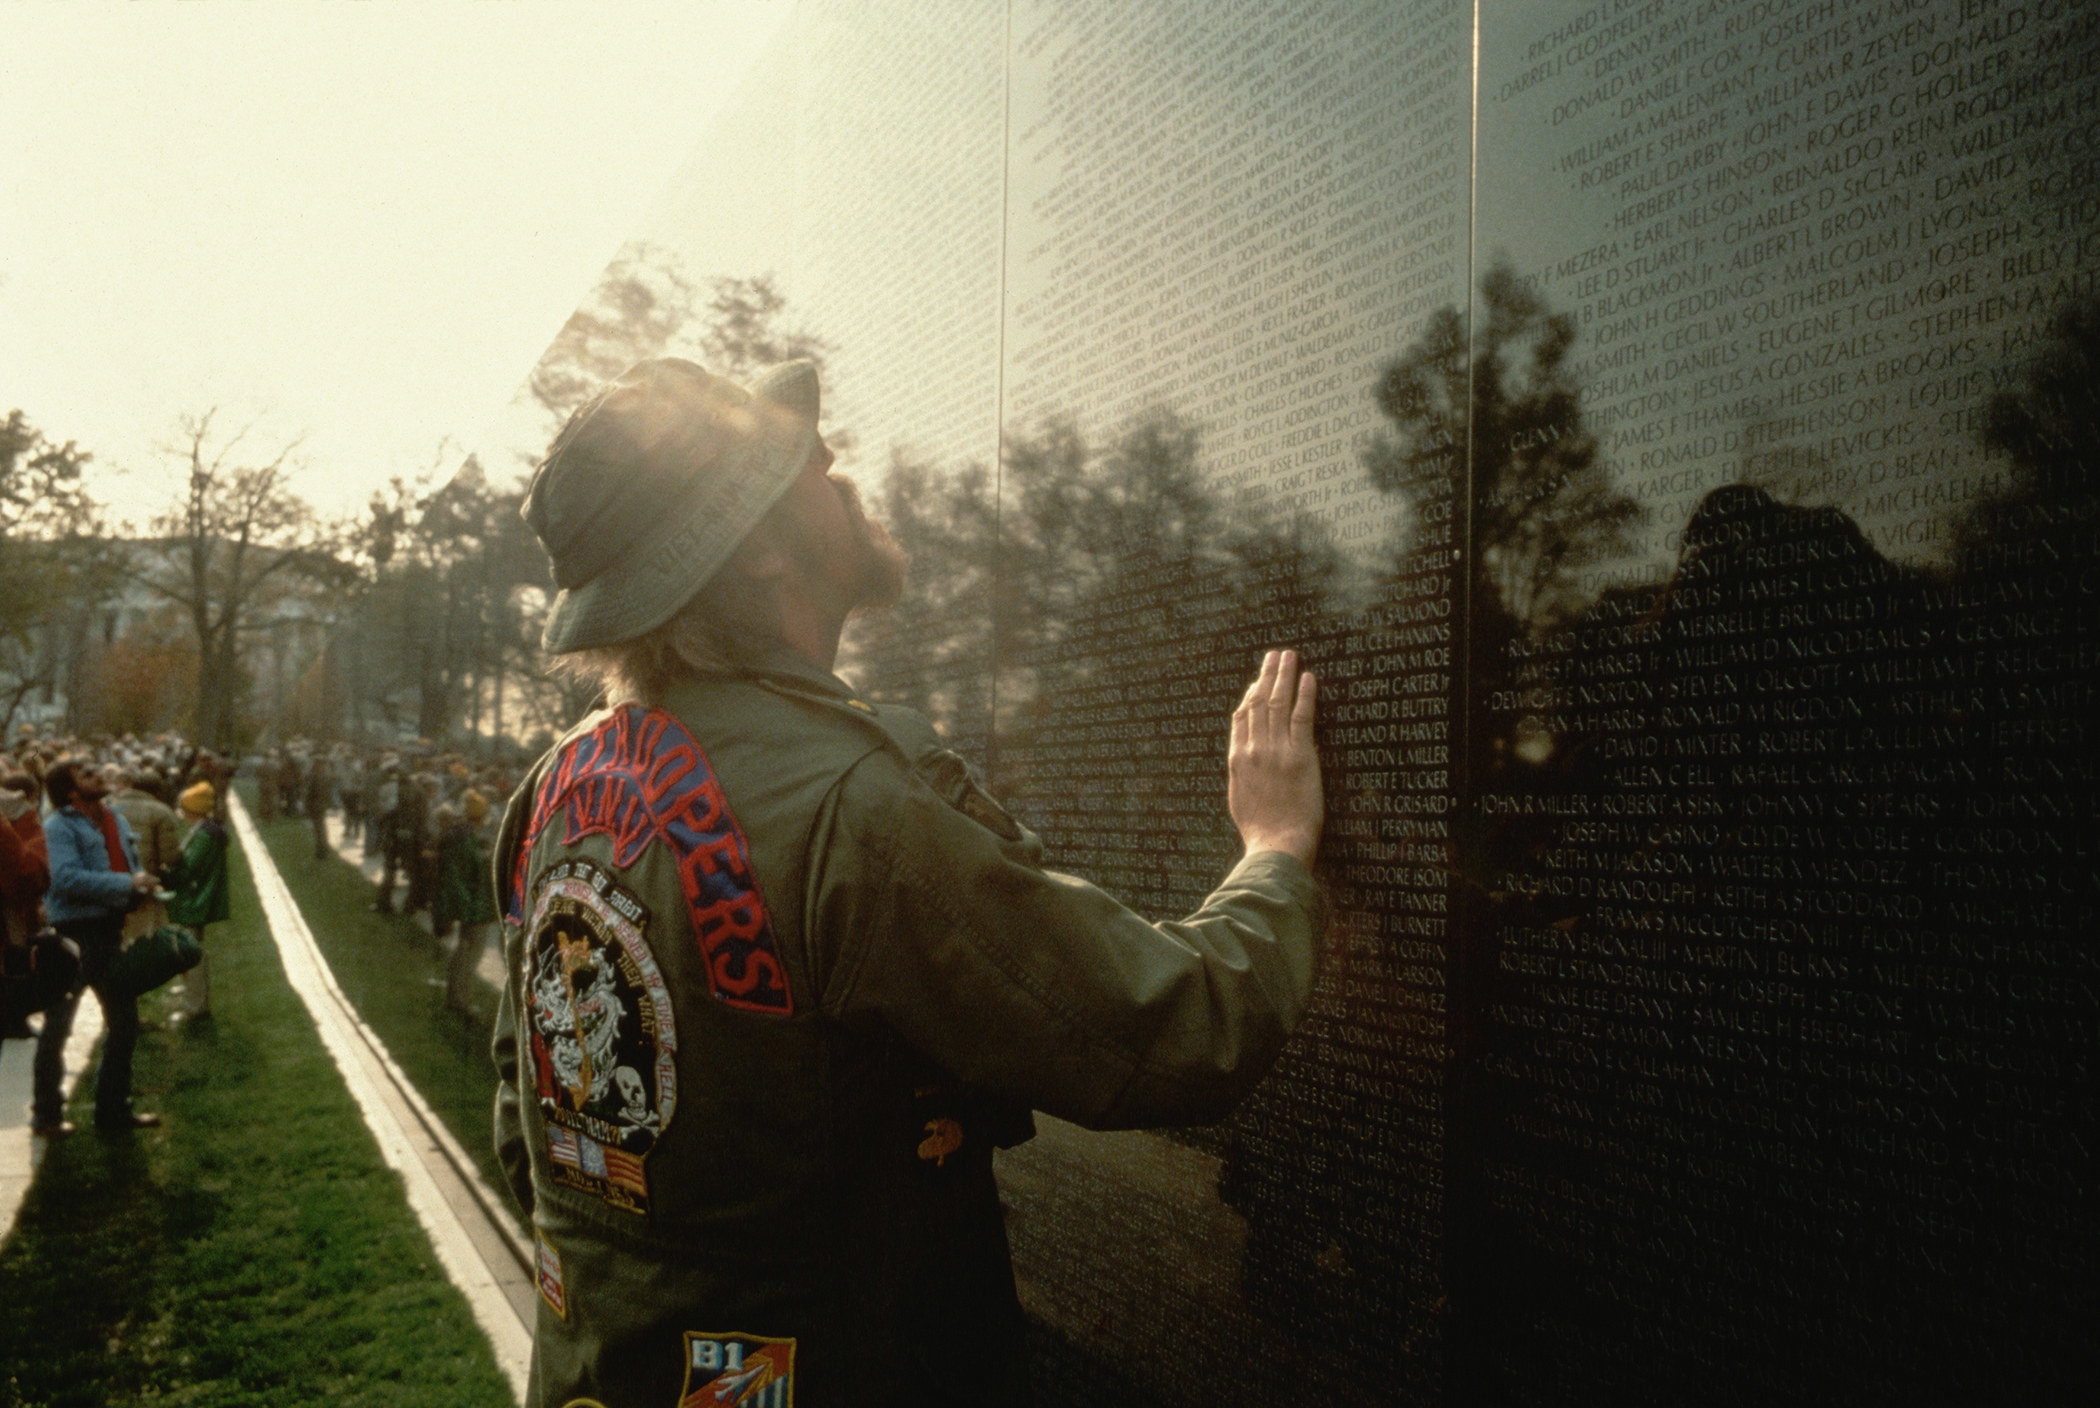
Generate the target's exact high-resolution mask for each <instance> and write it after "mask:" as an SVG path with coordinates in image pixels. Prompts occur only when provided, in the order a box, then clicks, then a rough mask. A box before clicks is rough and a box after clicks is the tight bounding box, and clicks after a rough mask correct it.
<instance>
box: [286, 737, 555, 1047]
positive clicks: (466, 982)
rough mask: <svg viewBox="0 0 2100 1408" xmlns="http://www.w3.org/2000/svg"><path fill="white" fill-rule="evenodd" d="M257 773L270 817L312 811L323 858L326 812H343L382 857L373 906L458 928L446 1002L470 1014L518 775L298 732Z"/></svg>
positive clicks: (347, 831)
mask: <svg viewBox="0 0 2100 1408" xmlns="http://www.w3.org/2000/svg"><path fill="white" fill-rule="evenodd" d="M255 775H256V799H257V811H258V812H259V813H260V814H261V817H262V819H263V820H266V821H267V820H272V819H275V818H279V817H303V818H306V819H307V820H308V821H310V822H311V823H312V825H313V832H314V855H315V856H316V857H317V858H319V857H325V856H327V855H328V854H330V850H331V846H330V841H329V833H328V814H329V813H330V812H331V811H334V810H337V809H340V811H341V814H342V819H343V836H344V839H345V841H346V843H348V842H354V843H355V844H357V845H358V846H359V847H361V848H362V851H363V853H364V854H365V855H367V856H371V857H375V858H377V859H378V860H379V861H380V864H381V867H382V869H381V873H380V878H379V882H378V893H377V894H376V896H375V897H374V899H373V902H372V908H373V909H374V910H376V911H378V912H379V913H382V914H394V913H401V914H408V915H416V914H427V915H428V916H429V918H430V927H431V932H432V933H433V934H435V935H436V936H437V938H438V939H439V940H440V941H442V940H444V939H446V938H448V937H453V936H455V934H456V938H457V942H456V943H455V944H454V945H453V949H452V960H451V967H450V971H449V973H448V975H447V979H446V984H445V1003H446V1005H447V1006H448V1007H451V1008H454V1009H455V1010H457V1011H461V1012H470V1011H471V1010H472V998H471V994H472V993H473V990H474V988H473V984H474V969H475V967H476V965H477V964H478V963H479V962H480V960H481V955H482V951H483V949H484V948H485V947H486V945H487V943H488V938H489V935H490V933H491V932H492V930H493V926H494V924H495V920H496V908H495V899H494V896H493V892H492V890H491V888H490V883H489V843H490V840H491V833H492V832H493V830H494V826H495V821H496V820H497V815H496V813H495V812H494V810H493V809H492V806H491V802H492V801H493V802H494V803H495V804H496V805H497V806H499V807H500V804H501V803H502V800H503V799H504V798H505V797H507V796H508V795H509V794H510V789H511V788H512V786H513V785H515V782H516V778H515V776H514V774H513V773H512V772H511V771H510V770H508V769H506V768H504V767H502V766H500V765H497V764H490V763H486V762H477V761H470V760H469V759H467V758H465V757H463V756H462V755H460V754H457V753H442V752H436V751H433V750H431V749H428V748H425V747H420V746H409V747H405V748H392V749H378V748H357V747H353V746H352V745H350V744H347V743H337V744H334V745H331V746H323V745H320V744H316V743H313V742H311V741H309V740H305V739H294V740H292V741H291V742H289V743H287V744H285V745H283V746H282V747H278V748H275V749H272V750H270V751H269V752H267V753H265V754H264V755H262V757H261V758H259V759H258V760H257V762H256V764H255ZM404 887H405V889H406V894H405V895H404V894H403V893H402V892H403V889H404Z"/></svg>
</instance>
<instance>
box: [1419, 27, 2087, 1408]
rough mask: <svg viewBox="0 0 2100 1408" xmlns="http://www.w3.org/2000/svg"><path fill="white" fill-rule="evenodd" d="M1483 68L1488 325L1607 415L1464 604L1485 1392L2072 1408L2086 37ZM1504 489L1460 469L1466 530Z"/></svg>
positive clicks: (2081, 909)
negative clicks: (1567, 538) (1504, 563)
mask: <svg viewBox="0 0 2100 1408" xmlns="http://www.w3.org/2000/svg"><path fill="white" fill-rule="evenodd" d="M1480 35H1481V55H1482V60H1481V69H1480V88H1479V119H1478V120H1479V125H1478V162H1479V165H1478V173H1479V175H1478V210H1479V225H1478V228H1477V231H1476V244H1477V248H1478V250H1479V251H1480V258H1481V267H1482V268H1483V270H1484V271H1485V272H1484V277H1483V281H1482V288H1483V292H1484V296H1485V298H1486V300H1487V302H1488V304H1489V311H1488V313H1487V316H1486V317H1485V318H1482V319H1479V320H1477V321H1476V328H1480V327H1486V328H1489V329H1492V327H1493V325H1494V321H1495V319H1494V312H1493V309H1494V307H1495V306H1497V305H1498V304H1500V305H1502V306H1506V307H1509V308H1517V307H1526V306H1528V307H1535V308H1536V309H1538V310H1539V314H1540V316H1544V317H1547V318H1550V319H1558V320H1560V322H1561V325H1562V326H1563V327H1564V328H1565V329H1566V334H1567V338H1568V341H1567V346H1566V349H1565V351H1564V352H1563V353H1562V355H1561V358H1560V360H1559V362H1558V363H1557V364H1556V368H1555V371H1554V374H1553V378H1552V381H1553V384H1555V385H1556V386H1560V387H1564V388H1566V389H1568V390H1570V391H1571V392H1574V393H1576V394H1574V395H1571V396H1570V397H1569V398H1568V399H1567V400H1566V402H1565V403H1564V404H1563V405H1562V406H1561V407H1560V408H1558V409H1557V411H1556V412H1555V413H1553V414H1552V415H1551V416H1550V418H1549V417H1545V416H1541V417H1539V419H1540V420H1541V422H1542V423H1541V424H1539V425H1538V426H1537V427H1536V428H1535V430H1534V431H1533V432H1532V433H1533V434H1536V435H1542V436H1546V437H1549V438H1550V439H1551V440H1552V442H1553V443H1554V444H1556V445H1557V446H1560V447H1563V450H1562V453H1563V455H1564V457H1567V458H1569V459H1570V460H1571V461H1572V460H1574V459H1581V458H1584V457H1587V458H1588V459H1590V460H1591V461H1592V462H1594V463H1601V464H1603V465H1604V466H1605V467H1606V469H1607V471H1608V473H1607V475H1606V476H1605V477H1604V478H1603V479H1601V480H1599V482H1597V483H1596V484H1594V485H1593V486H1592V487H1591V488H1590V489H1589V490H1588V491H1586V492H1585V493H1584V494H1582V495H1581V496H1579V497H1576V498H1570V497H1569V496H1567V495H1566V494H1565V493H1563V494H1560V495H1558V496H1555V497H1553V498H1547V499H1540V500H1533V499H1531V497H1530V495H1529V494H1526V493H1520V494H1519V495H1518V496H1517V497H1518V498H1519V499H1520V500H1522V501H1524V502H1525V503H1526V504H1527V505H1529V504H1533V503H1535V504H1536V505H1537V507H1538V509H1550V508H1557V509H1558V511H1559V512H1560V513H1561V515H1562V518H1563V525H1562V527H1563V528H1565V527H1566V526H1568V525H1573V526H1575V527H1576V528H1577V529H1578V532H1577V534H1576V535H1575V536H1574V537H1573V538H1572V540H1571V541H1573V542H1574V543H1575V544H1576V545H1577V546H1578V548H1579V551H1577V552H1575V553H1572V554H1569V555H1568V556H1567V557H1565V558H1563V559H1562V560H1561V561H1560V562H1558V563H1554V564H1551V565H1547V564H1546V563H1545V562H1544V560H1543V559H1541V560H1540V566H1541V567H1543V568H1544V570H1545V571H1546V572H1547V573H1548V580H1549V581H1550V582H1551V588H1550V590H1548V591H1547V592H1546V593H1544V594H1543V595H1538V594H1534V595H1531V596H1529V597H1527V596H1525V595H1523V594H1522V593H1521V592H1516V591H1511V590H1508V589H1507V585H1506V584H1504V586H1503V587H1502V589H1500V590H1496V591H1492V592H1487V591H1484V592H1482V593H1481V595H1480V599H1479V601H1478V604H1477V605H1476V611H1475V623H1474V628H1475V632H1476V646H1475V657H1474V664H1473V668H1472V670H1471V672H1470V677H1469V686H1470V690H1471V699H1470V702H1469V713H1470V716H1471V718H1472V721H1473V726H1474V729H1475V757H1474V766H1473V772H1472V777H1473V787H1474V792H1475V796H1476V798H1477V803H1476V805H1477V809H1478V812H1479V816H1480V824H1481V830H1480V834H1479V838H1478V849H1477V851H1475V852H1474V853H1473V854H1472V856H1471V857H1470V858H1469V868H1470V869H1471V870H1472V872H1473V873H1474V874H1476V875H1477V876H1478V877H1479V881H1480V887H1479V890H1478V891H1477V894H1478V896H1479V898H1478V900H1477V902H1476V904H1475V905H1474V906H1473V908H1472V910H1471V913H1470V915H1469V923H1468V925H1467V928H1468V932H1469V946H1468V954H1469V963H1470V966H1471V968H1472V969H1473V970H1474V972H1475V974H1476V976H1475V977H1474V979H1473V986H1472V991H1473V993H1474V994H1475V995H1476V996H1475V1002H1474V1007H1475V1012H1476V1014H1477V1020H1478V1021H1479V1024H1480V1025H1479V1027H1478V1028H1477V1032H1478V1035H1477V1041H1476V1043H1474V1044H1470V1045H1469V1047H1468V1049H1467V1050H1466V1052H1465V1056H1466V1061H1467V1064H1468V1066H1469V1067H1470V1068H1471V1069H1472V1070H1473V1071H1474V1089H1473V1096H1472V1099H1473V1101H1475V1102H1477V1103H1475V1104H1473V1105H1472V1106H1471V1108H1469V1110H1468V1112H1467V1116H1466V1118H1465V1120H1464V1122H1463V1129H1464V1131H1465V1143H1464V1144H1463V1145H1462V1146H1460V1148H1459V1150H1458V1152H1459V1154H1460V1156H1461V1159H1462V1162H1461V1163H1460V1164H1459V1165H1458V1167H1459V1168H1460V1169H1461V1170H1462V1172H1461V1174H1460V1178H1461V1181H1462V1182H1463V1184H1464V1185H1465V1187H1466V1190H1467V1197H1468V1199H1469V1204H1468V1207H1467V1209H1466V1212H1465V1214H1464V1216H1465V1217H1466V1219H1467V1224H1468V1229H1469V1231H1470V1233H1471V1234H1472V1236H1471V1242H1470V1250H1469V1253H1468V1255H1467V1258H1466V1264H1465V1266H1464V1267H1463V1270H1462V1274H1461V1277H1460V1279H1459V1280H1458V1281H1457V1282H1456V1288H1457V1290H1458V1291H1459V1292H1460V1294H1461V1295H1463V1296H1464V1297H1465V1301H1466V1304H1467V1317H1468V1318H1467V1324H1466V1327H1465V1333H1464V1338H1465V1342H1466V1349H1467V1353H1468V1355H1469V1356H1471V1358H1470V1361H1469V1367H1470V1368H1471V1370H1472V1373H1473V1374H1474V1375H1476V1376H1477V1378H1476V1382H1479V1383H1481V1384H1482V1385H1483V1387H1482V1390H1481V1391H1482V1392H1483V1393H1485V1394H1487V1396H1489V1397H1491V1398H1493V1399H1494V1400H1496V1401H1502V1402H1527V1401H1528V1402H1538V1403H1558V1402H1566V1401H1569V1400H1570V1399H1572V1398H1599V1399H1602V1398H1610V1399H1612V1400H1613V1401H1619V1402H1624V1401H1628V1400H1630V1399H1631V1400H1639V1401H1654V1402H1675V1401H1683V1400H1684V1399H1686V1398H1693V1397H1701V1396H1709V1395H1714V1396H1718V1391H1717V1390H1716V1388H1715V1387H1714V1386H1715V1385H1719V1384H1726V1385H1727V1386H1728V1387H1727V1390H1726V1395H1727V1396H1729V1397H1732V1398H1739V1399H1743V1400H1747V1401H1759V1402H1782V1401H1789V1400H1794V1401H1803V1400H1810V1399H1820V1398H1843V1399H1870V1400H1886V1399H1894V1398H1905V1397H1909V1398H1930V1397H1936V1396H1940V1395H1942V1394H1945V1393H1947V1392H1949V1391H1950V1385H1952V1384H1959V1385H1962V1386H1963V1388H1962V1389H1961V1390H1960V1391H1958V1392H1956V1396H1957V1397H1966V1398H1979V1397H1987V1396H1990V1395H1991V1394H1992V1393H1993V1392H1996V1391H1998V1390H1999V1389H2000V1388H2002V1386H2003V1385H2004V1384H2006V1383H2009V1382H2014V1381H2020V1382H2036V1383H2038V1385H2040V1386H2046V1387H2049V1388H2052V1389H2053V1390H2055V1391H2057V1392H2061V1391H2066V1390H2068V1388H2069V1386H2070V1384H2071V1383H2072V1382H2074V1381H2075V1380H2076V1379H2077V1378H2078V1377H2080V1376H2082V1375H2083V1374H2084V1373H2086V1372H2088V1371H2089V1370H2090V1368H2091V1362H2092V1354H2093V1343H2092V1327H2093V1324H2094V1310H2095V1308H2096V1307H2095V1286H2096V1279H2095V1274H2094V1273H2095V1267H2094V1264H2093V1253H2094V1238H2093V1233H2094V1218H2093V1214H2092V1211H2091V1208H2092V1203H2091V1199H2090V1197H2089V1196H2088V1194H2089V1192H2090V1187H2091V1178H2092V1172H2093V1168H2092V1162H2091V1153H2090V1142H2091V1138H2092V1133H2093V1128H2092V1119H2093V1108H2092V1103H2091V1086H2090V1084H2089V1083H2088V1077H2087V1075H2086V1067H2087V1063H2088V1059H2089V1057H2088V1055H2087V1054H2086V1053H2087V1052H2089V1050H2090V1039H2091V1023H2092V1021H2093V1018H2094V1015H2095V1009H2094V1005H2093V999H2094V998H2095V997H2096V996H2100V993H2096V991H2095V988H2094V985H2093V983H2092V981H2091V971H2092V963H2093V948H2092V944H2093V942H2094V932H2093V920H2094V917H2095V916H2094V912H2093V901H2094V893H2093V861H2094V856H2093V851H2092V840H2093V830H2092V810H2091V760H2090V757H2089V756H2087V754H2088V753H2089V748H2090V742H2091V726H2092V725H2091V720H2092V719H2093V717H2094V708H2093V706H2094V704H2095V703H2096V702H2100V701H2096V699H2095V681H2096V676H2095V672H2094V665H2095V659H2094V654H2093V652H2094V648H2095V637H2094V627H2095V619H2096V613H2100V600H2096V598H2095V587H2096V579H2095V565H2096V564H2095V560H2094V552H2093V549H2094V535H2093V517H2092V515H2093V509H2094V499H2093V485H2092V479H2091V465H2090V462H2089V461H2088V460H2086V459H2085V458H2084V457H2085V456H2086V455H2087V454H2088V453H2089V451H2090V448H2091V447H2092V445H2093V432H2092V428H2091V423H2090V421H2089V420H2087V419H2086V418H2085V415H2084V414H2083V408H2084V407H2088V406H2090V403H2091V399H2092V396H2093V383H2092V366H2093V355H2094V350H2095V349H2094V344H2093V342H2092V334H2093V323H2092V312H2091V310H2092V308H2093V306H2094V305H2093V301H2092V295H2093V292H2094V278H2095V270H2096V268H2100V259H2096V256H2100V240H2096V239H2095V236H2094V234H2093V231H2092V228H2091V222H2090V220H2089V219H2088V218H2087V217H2088V216H2089V214H2090V211H2089V210H2086V209H2082V208H2081V207H2082V205H2083V206H2089V205H2090V201H2089V199H2088V198H2087V196H2086V193H2087V192H2089V191H2090V189H2091V188H2090V186H2089V184H2087V182H2088V181H2089V177H2090V173H2091V170H2092V148H2091V136H2090V134H2091V132H2092V130H2093V126H2094V120H2095V118H2096V117H2100V105H2096V101H2095V100H2096V97H2100V91H2096V85H2100V79H2096V70H2095V58H2096V45H2095V32H2094V25H2093V23H2092V17H2091V16H2090V15H2087V16H2084V17H2080V16H2079V15H2078V13H2077V12H2076V11H2075V10H2074V8H2073V7H2070V6H2058V5H2034V6H2021V5H1988V4H1924V3H1918V4H1909V5H1905V4H1886V5H1874V4H1860V5H1853V6H1813V5H1800V6H1784V5H1773V6H1761V7H1760V6H1716V7H1707V8H1703V9H1702V8H1701V7H1695V6H1651V7H1648V8H1647V9H1646V10H1642V9H1640V8H1637V7H1632V6H1628V7H1602V6H1581V5H1574V4H1568V5H1542V4H1536V3H1530V0H1526V3H1514V0H1504V2H1502V3H1492V2H1490V3H1483V4H1482V6H1481V22H1480ZM2081 172H2083V173H2086V175H2085V176H2083V177H2081V175H2080V174H2079V173H2081ZM2065 318H2071V319H2073V320H2074V321H2073V322H2072V323H2070V324H2064V323H2063V322H2062V321H2061V320H2063V319H2065ZM1499 350H1500V349H1498V347H1497V346H1496V345H1495V342H1494V339H1493V336H1492V333H1491V332H1490V333H1489V335H1488V337H1486V338H1485V339H1481V338H1476V342H1475V346H1474V348H1473V356H1474V362H1475V367H1476V377H1480V378H1482V379H1485V378H1486V377H1489V376H1495V375H1499V376H1500V379H1501V383H1502V386H1503V387H1504V388H1507V387H1508V385H1509V384H1510V377H1509V375H1508V373H1507V371H1500V372H1499V373H1498V372H1490V371H1487V370H1486V366H1487V360H1488V359H1490V358H1492V357H1494V355H1495V354H1496V353H1497V352H1498V351H1499ZM1493 394H1495V388H1492V387H1482V386H1479V385H1476V391H1475V395H1476V405H1477V406H1478V405H1483V404H1485V401H1484V398H1485V397H1487V396H1491V395H1493ZM2066 394H2069V395H2071V396H2073V397H2075V398H2076V399H2077V402H2082V405H2080V406H2078V407H2077V408H2076V409H2074V406H2073V405H2067V404H2066V402H2065V400H2064V397H2065V396H2066ZM1513 469H1514V464H1513V463H1505V462H1503V461H1500V460H1499V459H1498V458H1497V457H1495V456H1494V455H1492V454H1488V455H1482V454H1476V456H1475V458H1474V464H1473V471H1474V484H1473V496H1474V502H1475V504H1476V520H1475V521H1476V534H1477V535H1478V533H1479V525H1481V524H1482V523H1483V522H1486V521H1491V520H1492V517H1493V514H1494V512H1495V511H1494V510H1493V509H1490V508H1488V507H1486V506H1487V505H1490V504H1492V503H1494V502H1495V501H1496V500H1497V499H1498V498H1500V497H1503V496H1504V495H1505V493H1506V491H1507V490H1508V489H1509V488H1511V487H1513V486H1514V485H1515V484H1516V483H1519V482H1521V481H1517V480H1514V479H1513V477H1512V471H1513ZM1535 511H1537V510H1535V509H1533V508H1531V507H1527V508H1525V509H1524V510H1523V511H1522V513H1520V515H1519V517H1522V516H1523V515H1524V514H1529V513H1532V512H1535ZM1479 540H1484V538H1483V539H1479ZM1524 575H1526V576H1527V578H1529V579H1531V580H1536V579H1537V577H1538V575H1539V574H1538V569H1536V568H1527V571H1526V573H1525V574H1524ZM1497 617H1498V618H1499V619H1497V620H1493V621H1492V622H1491V619H1490V618H1497Z"/></svg>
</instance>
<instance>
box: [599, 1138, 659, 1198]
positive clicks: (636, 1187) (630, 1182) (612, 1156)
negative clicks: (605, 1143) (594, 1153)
mask: <svg viewBox="0 0 2100 1408" xmlns="http://www.w3.org/2000/svg"><path fill="white" fill-rule="evenodd" d="M600 1152H601V1153H602V1154H603V1155H604V1158H605V1176H606V1177H607V1178H609V1179H611V1180H612V1181H613V1182H615V1183H617V1184H619V1185H620V1186H621V1187H622V1188H625V1189H627V1190H628V1191H629V1192H630V1193H647V1192H648V1191H649V1180H648V1179H646V1178H644V1177H643V1176H642V1161H641V1160H640V1159H638V1158H636V1157H635V1156H634V1155H632V1154H627V1153H622V1152H621V1151H620V1150H618V1149H611V1148H608V1149H604V1150H601V1151H600Z"/></svg>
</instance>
